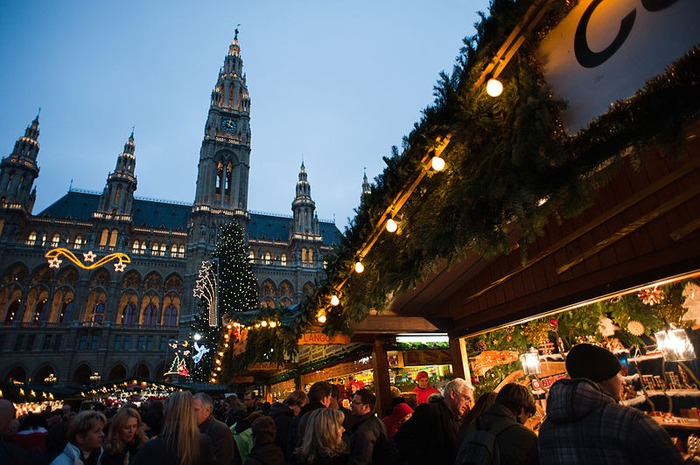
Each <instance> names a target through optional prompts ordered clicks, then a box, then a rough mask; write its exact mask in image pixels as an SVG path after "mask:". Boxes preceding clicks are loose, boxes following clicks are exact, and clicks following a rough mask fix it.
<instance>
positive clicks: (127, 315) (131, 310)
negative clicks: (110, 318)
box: [122, 302, 136, 326]
mask: <svg viewBox="0 0 700 465" xmlns="http://www.w3.org/2000/svg"><path fill="white" fill-rule="evenodd" d="M122 324H123V325H126V326H133V325H134V324H136V307H135V306H134V304H133V303H131V302H129V303H128V304H126V307H124V310H122Z"/></svg>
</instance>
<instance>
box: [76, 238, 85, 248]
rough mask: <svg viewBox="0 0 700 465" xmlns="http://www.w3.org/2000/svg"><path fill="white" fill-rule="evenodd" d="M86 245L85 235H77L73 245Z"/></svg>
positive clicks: (77, 246) (80, 246)
mask: <svg viewBox="0 0 700 465" xmlns="http://www.w3.org/2000/svg"><path fill="white" fill-rule="evenodd" d="M84 245H85V239H83V236H75V242H74V243H73V247H75V248H76V249H82V248H83V246H84Z"/></svg>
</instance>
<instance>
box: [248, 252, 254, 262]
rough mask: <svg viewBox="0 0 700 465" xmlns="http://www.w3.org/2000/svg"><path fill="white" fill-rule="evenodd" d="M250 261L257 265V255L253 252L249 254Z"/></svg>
mask: <svg viewBox="0 0 700 465" xmlns="http://www.w3.org/2000/svg"><path fill="white" fill-rule="evenodd" d="M248 261H249V262H250V263H255V253H253V251H252V250H251V251H250V253H249V254H248Z"/></svg>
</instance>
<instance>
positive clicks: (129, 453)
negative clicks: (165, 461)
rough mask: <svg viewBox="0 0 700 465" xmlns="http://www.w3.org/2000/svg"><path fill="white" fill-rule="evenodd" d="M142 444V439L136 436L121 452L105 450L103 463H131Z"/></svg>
mask: <svg viewBox="0 0 700 465" xmlns="http://www.w3.org/2000/svg"><path fill="white" fill-rule="evenodd" d="M142 445H143V444H142V443H141V440H140V439H139V438H138V436H136V437H135V438H134V440H133V441H131V444H129V445H128V446H127V448H126V450H125V451H124V452H123V453H121V454H119V453H114V454H110V453H109V452H108V451H107V450H105V452H104V454H102V465H131V464H132V463H133V462H134V458H135V457H136V454H137V453H138V451H139V449H140V448H141V446H142ZM108 450H109V448H108Z"/></svg>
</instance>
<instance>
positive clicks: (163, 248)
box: [160, 242, 168, 257]
mask: <svg viewBox="0 0 700 465" xmlns="http://www.w3.org/2000/svg"><path fill="white" fill-rule="evenodd" d="M167 250H168V247H167V245H165V242H163V243H162V244H161V245H160V256H161V257H165V252H167Z"/></svg>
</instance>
